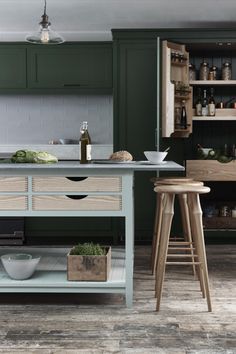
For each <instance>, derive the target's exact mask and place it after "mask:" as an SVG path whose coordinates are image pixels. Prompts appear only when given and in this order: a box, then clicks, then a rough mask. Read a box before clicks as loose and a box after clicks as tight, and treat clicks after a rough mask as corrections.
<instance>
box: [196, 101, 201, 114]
mask: <svg viewBox="0 0 236 354" xmlns="http://www.w3.org/2000/svg"><path fill="white" fill-rule="evenodd" d="M196 115H197V116H201V115H202V105H201V103H197V104H196Z"/></svg>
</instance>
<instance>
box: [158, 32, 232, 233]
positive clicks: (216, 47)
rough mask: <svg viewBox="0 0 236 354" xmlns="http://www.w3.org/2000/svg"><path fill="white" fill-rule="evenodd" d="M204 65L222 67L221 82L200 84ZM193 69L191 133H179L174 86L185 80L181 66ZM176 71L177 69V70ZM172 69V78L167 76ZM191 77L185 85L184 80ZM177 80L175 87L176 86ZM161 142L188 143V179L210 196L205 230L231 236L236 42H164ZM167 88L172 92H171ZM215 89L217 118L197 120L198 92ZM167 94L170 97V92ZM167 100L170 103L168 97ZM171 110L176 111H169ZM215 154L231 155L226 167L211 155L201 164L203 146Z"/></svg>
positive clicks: (205, 202) (206, 199) (218, 79)
mask: <svg viewBox="0 0 236 354" xmlns="http://www.w3.org/2000/svg"><path fill="white" fill-rule="evenodd" d="M173 51H174V52H175V51H178V52H179V53H187V54H184V55H185V57H186V58H187V60H186V61H185V62H184V63H181V62H180V63H178V62H177V63H175V62H174V60H173V54H172V59H171V53H173ZM203 61H205V62H207V63H208V64H209V68H211V67H212V66H215V67H217V76H216V79H214V80H210V77H208V79H207V80H200V77H199V71H200V66H201V63H202V62H203ZM225 62H229V63H230V64H231V77H230V78H229V79H228V80H223V78H222V67H223V64H224V63H225ZM185 63H186V64H188V65H189V64H190V63H191V64H193V65H194V66H195V68H196V78H195V80H192V81H190V80H189V76H186V75H185V76H182V78H183V79H184V80H183V82H184V84H185V85H186V87H187V86H188V85H189V86H190V87H191V90H189V91H190V93H189V99H188V101H186V102H188V104H189V105H190V104H191V109H190V107H188V115H189V116H188V129H187V130H188V132H187V131H186V132H184V131H183V132H182V133H181V132H180V133H179V132H178V130H177V129H175V119H176V118H175V107H176V105H178V97H176V89H175V88H174V86H175V85H174V84H176V83H175V81H180V80H181V76H180V74H179V67H180V68H181V69H182V68H184V69H182V70H186V73H188V74H189V71H188V68H186V67H185V65H184V64H185ZM176 67H177V68H178V69H176ZM168 70H169V74H168ZM177 72H178V74H177ZM185 78H186V80H185ZM173 80H174V82H173ZM162 84H163V86H162V137H164V138H167V137H170V138H186V139H183V140H182V141H183V154H184V160H186V175H187V176H188V177H192V178H195V179H197V180H201V181H204V183H205V184H206V185H208V186H209V187H210V188H211V192H210V193H209V194H207V195H205V196H203V197H201V200H202V208H203V216H204V219H203V221H204V227H205V230H206V231H220V232H222V231H227V235H229V231H230V232H231V235H233V234H235V230H236V183H235V182H236V161H235V158H236V151H235V146H236V39H235V42H234V41H231V42H229V41H226V40H225V41H222V42H221V41H216V40H212V41H210V40H208V41H207V42H206V40H204V39H203V40H202V41H201V40H200V39H199V40H196V39H195V40H194V41H192V42H191V39H187V40H186V41H185V40H183V39H182V40H181V43H179V44H176V43H170V42H169V41H168V42H167V41H163V42H162ZM167 87H168V89H167ZM212 88H213V91H214V100H215V103H216V115H215V116H197V115H196V109H195V104H196V100H197V96H198V93H199V89H200V91H201V94H203V90H206V91H207V97H208V98H209V93H210V90H211V89H212ZM167 91H168V93H167V95H166V92H167ZM165 95H166V98H164V96H165ZM169 105H171V108H170V107H168V106H169ZM199 145H201V146H202V147H203V148H208V149H214V150H216V151H217V152H218V156H219V155H220V158H221V157H222V156H223V157H224V156H227V157H228V158H231V159H232V161H231V162H227V163H221V162H219V161H217V159H218V157H217V159H214V158H213V159H211V158H210V156H206V157H205V159H199V155H198V148H197V147H198V146H199Z"/></svg>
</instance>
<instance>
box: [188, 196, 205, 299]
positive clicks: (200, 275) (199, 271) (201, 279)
mask: <svg viewBox="0 0 236 354" xmlns="http://www.w3.org/2000/svg"><path fill="white" fill-rule="evenodd" d="M187 203H188V207H189V218H190V225H191V235H192V239H193V244H194V247H195V254H196V255H197V256H198V258H197V261H198V262H199V264H198V266H197V267H196V270H197V272H196V274H197V278H198V280H199V283H200V290H201V292H202V297H203V298H204V299H205V297H206V290H205V285H204V274H203V269H202V266H201V262H200V259H199V251H198V242H197V237H198V235H196V233H195V232H194V226H192V225H193V223H194V220H192V218H194V217H193V215H192V213H191V211H192V208H193V205H192V202H191V200H190V198H189V195H188V197H187Z"/></svg>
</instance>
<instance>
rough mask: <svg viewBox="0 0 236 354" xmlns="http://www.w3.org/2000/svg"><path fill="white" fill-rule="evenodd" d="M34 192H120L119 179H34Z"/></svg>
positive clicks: (102, 177)
mask: <svg viewBox="0 0 236 354" xmlns="http://www.w3.org/2000/svg"><path fill="white" fill-rule="evenodd" d="M33 191H34V192H120V191H121V177H107V176H99V177H34V178H33Z"/></svg>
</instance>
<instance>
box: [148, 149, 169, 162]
mask: <svg viewBox="0 0 236 354" xmlns="http://www.w3.org/2000/svg"><path fill="white" fill-rule="evenodd" d="M167 154H168V152H161V151H144V155H145V156H146V158H147V159H148V161H150V162H151V163H153V164H159V163H161V162H163V160H164V158H165V157H166V155H167Z"/></svg>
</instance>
